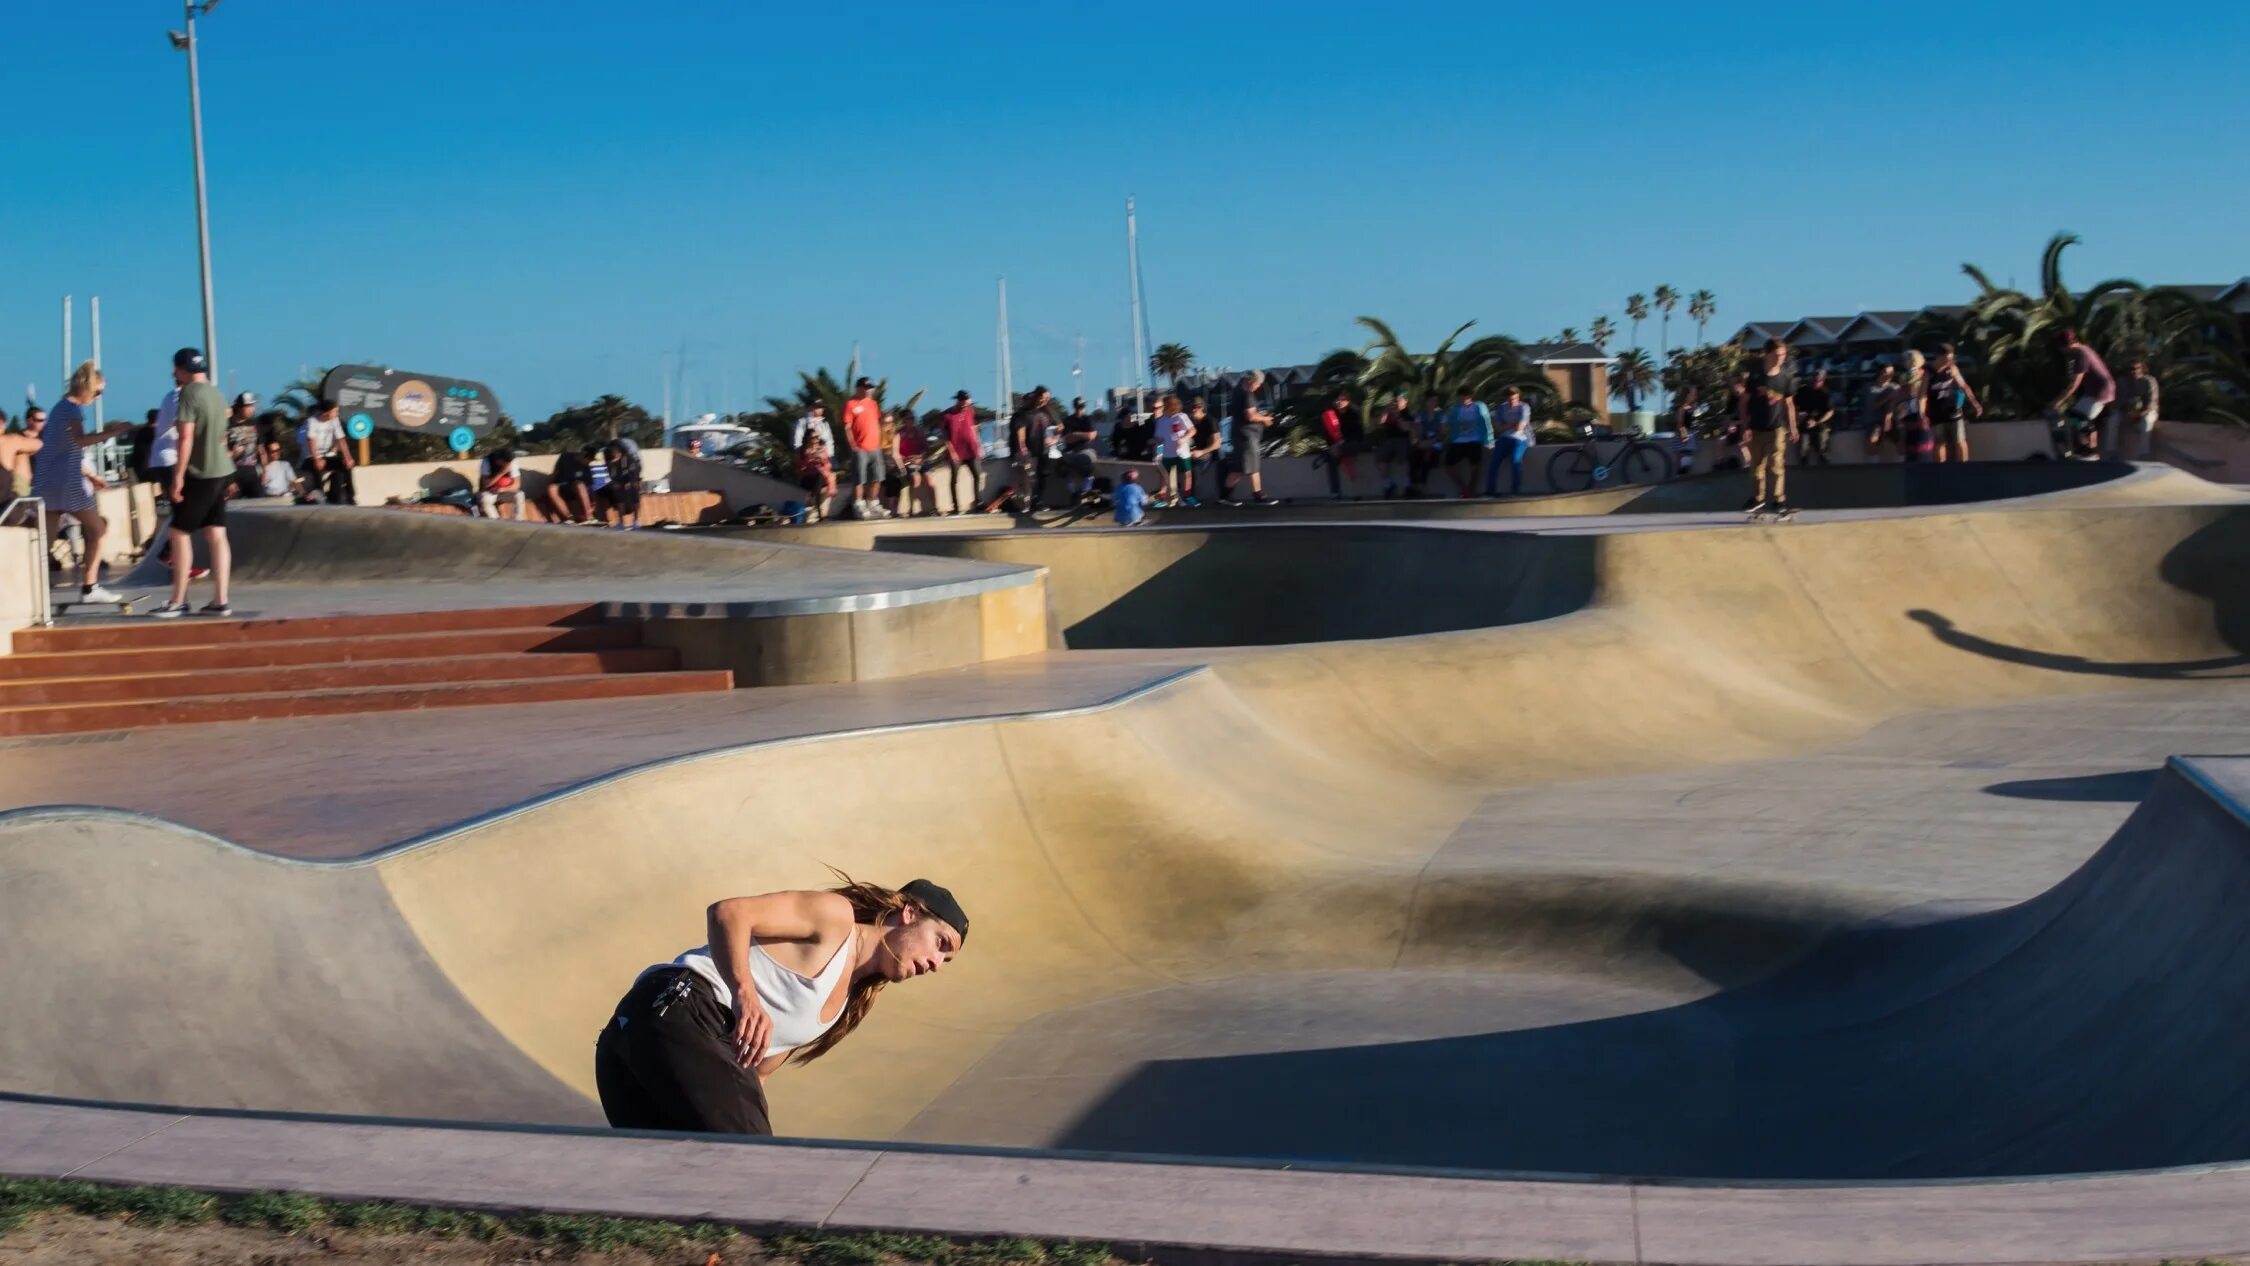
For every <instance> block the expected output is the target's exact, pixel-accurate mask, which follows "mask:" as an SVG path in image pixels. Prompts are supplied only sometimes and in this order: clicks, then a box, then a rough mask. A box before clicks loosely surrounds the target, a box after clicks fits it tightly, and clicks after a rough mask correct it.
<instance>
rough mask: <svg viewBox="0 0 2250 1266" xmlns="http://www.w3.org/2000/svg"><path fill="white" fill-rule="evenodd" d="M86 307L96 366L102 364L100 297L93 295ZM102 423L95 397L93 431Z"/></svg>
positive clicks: (99, 406)
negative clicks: (88, 311) (91, 330)
mask: <svg viewBox="0 0 2250 1266" xmlns="http://www.w3.org/2000/svg"><path fill="white" fill-rule="evenodd" d="M88 306H89V310H90V316H91V319H92V320H93V323H94V363H95V364H96V365H99V364H101V363H102V297H101V296H100V295H95V296H94V297H93V299H92V300H91V301H90V302H89V305H88ZM102 423H103V417H102V398H101V397H100V396H95V397H94V429H95V430H97V431H99V430H101V429H102Z"/></svg>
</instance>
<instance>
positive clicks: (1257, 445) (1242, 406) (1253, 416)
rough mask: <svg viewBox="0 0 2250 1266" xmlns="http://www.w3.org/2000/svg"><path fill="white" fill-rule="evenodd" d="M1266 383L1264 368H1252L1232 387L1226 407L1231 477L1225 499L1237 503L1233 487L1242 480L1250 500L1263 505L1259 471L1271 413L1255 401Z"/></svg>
mask: <svg viewBox="0 0 2250 1266" xmlns="http://www.w3.org/2000/svg"><path fill="white" fill-rule="evenodd" d="M1265 385H1266V371H1264V370H1262V369H1253V370H1251V371H1250V374H1249V376H1248V377H1246V378H1244V379H1243V380H1242V385H1241V386H1239V387H1237V388H1235V389H1234V400H1233V402H1232V403H1231V404H1229V405H1228V406H1227V417H1228V419H1229V420H1230V421H1232V422H1233V424H1234V470H1235V473H1234V477H1233V478H1232V479H1230V480H1229V481H1228V482H1227V502H1228V504H1230V505H1239V504H1240V503H1241V500H1240V498H1238V497H1236V496H1235V494H1234V490H1235V489H1236V488H1237V487H1239V486H1240V485H1241V482H1242V480H1243V479H1245V478H1247V479H1248V480H1249V481H1250V499H1251V500H1253V501H1255V502H1257V503H1258V504H1259V505H1264V504H1266V484H1265V478H1264V476H1263V475H1262V474H1261V473H1260V472H1261V468H1262V466H1263V464H1264V462H1263V459H1264V456H1265V447H1266V424H1267V423H1269V422H1271V421H1273V415H1272V414H1269V413H1267V412H1266V411H1265V409H1264V408H1262V407H1260V406H1259V404H1258V389H1259V388H1261V387H1263V386H1265Z"/></svg>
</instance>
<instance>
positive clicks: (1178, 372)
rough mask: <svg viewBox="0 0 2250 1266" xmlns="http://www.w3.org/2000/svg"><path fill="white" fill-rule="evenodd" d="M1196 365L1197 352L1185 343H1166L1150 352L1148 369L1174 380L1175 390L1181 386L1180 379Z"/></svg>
mask: <svg viewBox="0 0 2250 1266" xmlns="http://www.w3.org/2000/svg"><path fill="white" fill-rule="evenodd" d="M1194 367H1195V353H1194V352H1191V351H1189V350H1188V349H1187V344H1185V343H1164V344H1160V345H1159V346H1158V347H1157V349H1156V350H1155V351H1153V352H1150V353H1149V354H1148V370H1149V372H1150V373H1152V374H1155V375H1156V376H1157V377H1159V378H1169V379H1171V380H1172V389H1173V390H1174V391H1177V390H1179V388H1180V379H1182V378H1184V377H1186V376H1187V371H1188V370H1190V369H1193V368H1194Z"/></svg>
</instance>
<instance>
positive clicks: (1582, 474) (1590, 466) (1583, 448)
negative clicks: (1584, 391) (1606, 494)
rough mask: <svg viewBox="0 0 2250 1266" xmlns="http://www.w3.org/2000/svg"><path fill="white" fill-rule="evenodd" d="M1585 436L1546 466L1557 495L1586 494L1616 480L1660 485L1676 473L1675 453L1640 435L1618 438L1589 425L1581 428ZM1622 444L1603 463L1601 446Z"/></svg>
mask: <svg viewBox="0 0 2250 1266" xmlns="http://www.w3.org/2000/svg"><path fill="white" fill-rule="evenodd" d="M1579 431H1580V434H1581V435H1582V436H1583V437H1584V438H1582V439H1580V440H1579V441H1578V443H1577V444H1575V445H1573V446H1571V447H1569V448H1566V449H1564V450H1563V451H1562V452H1559V453H1557V454H1555V456H1554V459H1553V460H1552V461H1550V462H1548V463H1547V482H1548V483H1550V484H1552V485H1554V488H1555V491H1557V492H1584V491H1585V490H1586V489H1588V488H1591V487H1593V486H1594V485H1596V484H1607V483H1610V482H1612V481H1613V480H1614V481H1615V482H1616V483H1618V484H1621V485H1626V486H1631V487H1642V486H1646V485H1649V484H1660V483H1663V482H1664V481H1665V480H1667V479H1670V478H1671V477H1672V474H1673V466H1674V461H1673V454H1672V451H1671V450H1670V449H1669V448H1667V447H1666V446H1665V445H1662V444H1659V443H1657V442H1656V441H1654V440H1651V439H1648V438H1645V437H1643V436H1641V435H1639V434H1632V433H1628V434H1625V435H1618V434H1616V433H1615V432H1612V431H1610V430H1609V429H1608V428H1606V427H1597V426H1593V425H1590V424H1589V425H1587V426H1584V427H1581V428H1579ZM1605 444H1616V445H1619V446H1620V447H1618V448H1617V449H1616V450H1614V451H1613V452H1611V453H1610V454H1609V457H1608V460H1606V461H1605V460H1603V456H1602V448H1601V446H1602V445H1605Z"/></svg>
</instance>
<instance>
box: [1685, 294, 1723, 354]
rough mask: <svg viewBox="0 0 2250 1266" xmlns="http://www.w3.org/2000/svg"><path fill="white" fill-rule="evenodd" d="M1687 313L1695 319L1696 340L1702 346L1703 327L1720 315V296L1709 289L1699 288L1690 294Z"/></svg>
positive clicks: (1697, 344)
mask: <svg viewBox="0 0 2250 1266" xmlns="http://www.w3.org/2000/svg"><path fill="white" fill-rule="evenodd" d="M1687 314H1688V315H1689V316H1690V317H1693V318H1694V319H1695V342H1696V346H1698V347H1700V346H1702V345H1703V342H1704V339H1703V327H1704V326H1706V325H1709V324H1710V323H1711V318H1712V317H1715V316H1717V315H1719V299H1718V296H1716V295H1714V294H1712V293H1711V292H1710V291H1708V290H1698V291H1696V292H1695V293H1694V294H1691V295H1689V296H1688V300H1687Z"/></svg>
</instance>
